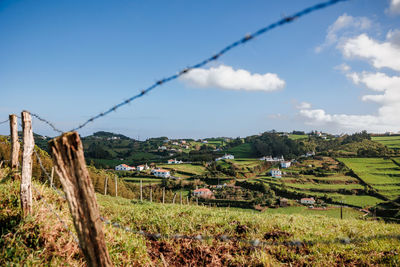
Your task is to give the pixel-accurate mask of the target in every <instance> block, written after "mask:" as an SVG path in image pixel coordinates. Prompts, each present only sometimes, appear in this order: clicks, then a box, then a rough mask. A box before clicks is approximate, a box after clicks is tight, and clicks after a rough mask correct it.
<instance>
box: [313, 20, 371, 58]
mask: <svg viewBox="0 0 400 267" xmlns="http://www.w3.org/2000/svg"><path fill="white" fill-rule="evenodd" d="M371 25H372V22H371V20H369V19H368V18H366V17H353V16H349V15H347V14H346V13H344V14H343V15H341V16H340V17H338V18H337V19H336V21H335V22H334V23H333V24H332V25H331V26H329V28H328V30H327V34H326V37H325V42H324V43H323V44H321V45H319V46H317V47H316V48H315V51H316V52H317V53H319V52H321V51H322V50H323V49H324V48H325V47H328V46H330V45H333V44H335V43H337V42H338V41H339V39H340V38H339V37H338V34H339V33H341V36H344V35H348V34H350V33H353V34H354V32H359V31H364V30H367V29H369V28H370V27H371Z"/></svg>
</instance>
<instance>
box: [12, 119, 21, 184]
mask: <svg viewBox="0 0 400 267" xmlns="http://www.w3.org/2000/svg"><path fill="white" fill-rule="evenodd" d="M9 118H10V136H11V155H10V161H11V171H13V172H16V171H17V170H18V165H19V164H18V158H19V148H20V145H19V142H18V121H17V115H15V114H11V115H10V116H9ZM16 177H17V174H15V175H14V179H15V178H16Z"/></svg>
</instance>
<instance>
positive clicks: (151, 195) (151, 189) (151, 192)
mask: <svg viewBox="0 0 400 267" xmlns="http://www.w3.org/2000/svg"><path fill="white" fill-rule="evenodd" d="M151 202H153V187H152V186H151V185H150V203H151Z"/></svg>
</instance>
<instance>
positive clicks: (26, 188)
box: [21, 111, 35, 216]
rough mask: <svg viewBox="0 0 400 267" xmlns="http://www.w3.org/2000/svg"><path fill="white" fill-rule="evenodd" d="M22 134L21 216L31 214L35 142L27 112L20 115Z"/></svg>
mask: <svg viewBox="0 0 400 267" xmlns="http://www.w3.org/2000/svg"><path fill="white" fill-rule="evenodd" d="M21 118H22V132H23V152H22V174H21V208H22V212H23V215H24V216H26V215H28V214H30V213H32V185H31V182H32V155H33V148H34V146H35V142H34V140H33V132H32V117H31V114H30V113H29V112H27V111H23V112H22V113H21Z"/></svg>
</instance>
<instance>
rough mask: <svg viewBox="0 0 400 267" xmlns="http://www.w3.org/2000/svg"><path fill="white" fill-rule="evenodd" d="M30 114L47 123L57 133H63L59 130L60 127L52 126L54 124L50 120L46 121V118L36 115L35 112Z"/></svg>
mask: <svg viewBox="0 0 400 267" xmlns="http://www.w3.org/2000/svg"><path fill="white" fill-rule="evenodd" d="M31 115H32V116H33V117H35V118H36V119H38V120H40V121H42V122H44V123H46V124H47V125H49V126H50V127H51V128H52V129H53V130H54V131H55V132H57V133H59V134H62V133H64V132H63V131H61V130H60V129H58V128H56V127H55V126H54V124H53V123H51V122H50V121H48V120H46V119H44V118H42V117H40V116H39V115H37V114H35V113H31Z"/></svg>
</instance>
